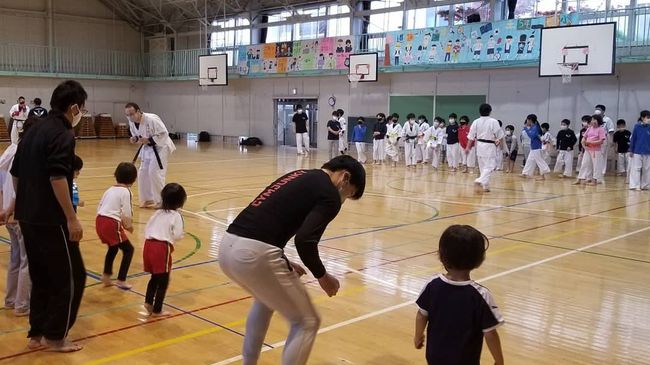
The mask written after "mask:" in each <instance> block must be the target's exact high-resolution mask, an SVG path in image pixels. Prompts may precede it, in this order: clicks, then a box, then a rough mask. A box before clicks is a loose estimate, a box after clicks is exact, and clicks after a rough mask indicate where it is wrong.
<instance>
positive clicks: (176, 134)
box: [169, 133, 181, 140]
mask: <svg viewBox="0 0 650 365" xmlns="http://www.w3.org/2000/svg"><path fill="white" fill-rule="evenodd" d="M169 138H171V139H176V140H178V139H181V135H180V134H179V133H169Z"/></svg>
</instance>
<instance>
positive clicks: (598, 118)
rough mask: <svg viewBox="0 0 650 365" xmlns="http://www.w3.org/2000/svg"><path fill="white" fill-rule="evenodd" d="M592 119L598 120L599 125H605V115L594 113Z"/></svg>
mask: <svg viewBox="0 0 650 365" xmlns="http://www.w3.org/2000/svg"><path fill="white" fill-rule="evenodd" d="M591 119H592V120H594V119H596V121H597V122H598V125H603V123H604V122H603V116H602V115H600V114H594V115H592V116H591Z"/></svg>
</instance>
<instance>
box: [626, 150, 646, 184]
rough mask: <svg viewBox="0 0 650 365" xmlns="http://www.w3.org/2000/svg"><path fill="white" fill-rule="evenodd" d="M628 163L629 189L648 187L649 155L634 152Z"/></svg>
mask: <svg viewBox="0 0 650 365" xmlns="http://www.w3.org/2000/svg"><path fill="white" fill-rule="evenodd" d="M630 165H632V169H631V170H630V189H639V188H641V189H650V155H639V154H634V155H633V156H632V161H631V164H630Z"/></svg>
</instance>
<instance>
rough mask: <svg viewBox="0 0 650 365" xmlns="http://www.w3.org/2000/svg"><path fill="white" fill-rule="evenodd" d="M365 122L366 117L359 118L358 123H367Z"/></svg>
mask: <svg viewBox="0 0 650 365" xmlns="http://www.w3.org/2000/svg"><path fill="white" fill-rule="evenodd" d="M365 121H366V118H364V117H358V118H357V122H365Z"/></svg>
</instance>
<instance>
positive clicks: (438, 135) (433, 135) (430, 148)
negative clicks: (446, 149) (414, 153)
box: [424, 117, 445, 170]
mask: <svg viewBox="0 0 650 365" xmlns="http://www.w3.org/2000/svg"><path fill="white" fill-rule="evenodd" d="M444 134H445V121H444V120H443V119H442V118H440V117H435V118H434V119H433V125H432V127H431V128H429V130H427V131H426V132H424V140H425V141H426V144H427V156H430V157H431V167H433V168H434V169H436V170H437V169H438V166H439V165H440V161H441V156H440V150H441V147H440V146H441V145H442V138H443V136H444Z"/></svg>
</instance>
